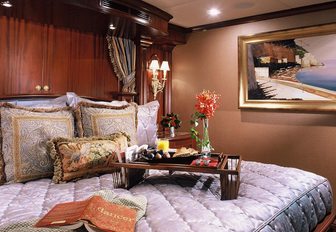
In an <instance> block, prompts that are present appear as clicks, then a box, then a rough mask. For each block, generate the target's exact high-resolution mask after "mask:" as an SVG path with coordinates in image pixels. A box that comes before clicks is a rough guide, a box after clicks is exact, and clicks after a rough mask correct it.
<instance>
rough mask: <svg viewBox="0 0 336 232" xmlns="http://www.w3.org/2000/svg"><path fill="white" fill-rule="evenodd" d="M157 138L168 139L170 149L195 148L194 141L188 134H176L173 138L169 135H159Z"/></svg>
mask: <svg viewBox="0 0 336 232" xmlns="http://www.w3.org/2000/svg"><path fill="white" fill-rule="evenodd" d="M159 138H166V139H168V140H169V147H170V148H181V147H186V148H190V147H191V148H196V143H195V140H193V139H192V138H191V135H190V133H189V132H176V133H175V137H170V136H169V134H159Z"/></svg>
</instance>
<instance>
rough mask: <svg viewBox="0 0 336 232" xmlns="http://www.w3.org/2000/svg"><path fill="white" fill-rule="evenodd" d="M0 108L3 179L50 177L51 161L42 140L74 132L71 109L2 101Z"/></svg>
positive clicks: (18, 180)
mask: <svg viewBox="0 0 336 232" xmlns="http://www.w3.org/2000/svg"><path fill="white" fill-rule="evenodd" d="M0 112H1V133H2V153H3V159H4V163H5V175H6V180H7V181H10V182H12V181H14V182H24V181H28V180H33V179H38V178H44V177H51V176H52V175H53V162H52V160H51V158H50V156H49V155H48V154H47V145H46V144H47V141H48V140H50V139H51V138H54V137H59V136H62V137H69V138H71V137H73V136H74V117H73V112H72V111H71V109H70V108H68V107H65V108H55V109H36V108H24V107H19V106H14V105H11V104H8V103H7V104H6V103H4V104H3V105H2V106H1V107H0Z"/></svg>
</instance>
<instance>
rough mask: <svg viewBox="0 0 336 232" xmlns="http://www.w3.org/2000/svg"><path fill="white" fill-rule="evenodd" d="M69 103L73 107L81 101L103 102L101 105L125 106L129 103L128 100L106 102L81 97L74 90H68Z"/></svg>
mask: <svg viewBox="0 0 336 232" xmlns="http://www.w3.org/2000/svg"><path fill="white" fill-rule="evenodd" d="M66 96H67V103H68V105H69V106H71V107H76V106H77V104H78V103H79V102H90V103H95V104H101V105H110V106H124V105H128V102H127V101H111V102H104V101H91V100H89V99H86V98H82V97H79V96H78V95H77V94H76V93H74V92H67V93H66Z"/></svg>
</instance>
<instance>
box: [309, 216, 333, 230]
mask: <svg viewBox="0 0 336 232" xmlns="http://www.w3.org/2000/svg"><path fill="white" fill-rule="evenodd" d="M335 218H336V213H331V214H329V215H328V216H326V217H325V218H324V219H323V221H322V222H320V223H319V224H318V225H317V226H316V228H315V230H314V232H326V231H328V229H329V228H330V226H331V224H332V223H333V222H334V220H335Z"/></svg>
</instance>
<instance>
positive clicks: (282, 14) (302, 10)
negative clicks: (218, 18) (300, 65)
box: [188, 1, 336, 31]
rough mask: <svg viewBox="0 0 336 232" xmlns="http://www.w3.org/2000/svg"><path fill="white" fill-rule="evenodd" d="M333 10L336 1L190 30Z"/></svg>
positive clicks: (205, 25)
mask: <svg viewBox="0 0 336 232" xmlns="http://www.w3.org/2000/svg"><path fill="white" fill-rule="evenodd" d="M333 8H336V1H332V2H326V3H320V4H314V5H309V6H303V7H297V8H292V9H288V10H281V11H274V12H270V13H265V14H260V15H253V16H248V17H243V18H238V19H232V20H227V21H222V22H217V23H210V24H204V25H199V26H195V27H189V28H188V29H189V30H192V31H203V30H211V29H216V28H220V27H228V26H234V25H239V24H244V23H252V22H257V21H262V20H267V19H275V18H281V17H287V16H292V15H299V14H305V13H311V12H315V11H322V10H329V9H333Z"/></svg>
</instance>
